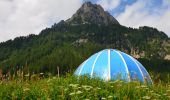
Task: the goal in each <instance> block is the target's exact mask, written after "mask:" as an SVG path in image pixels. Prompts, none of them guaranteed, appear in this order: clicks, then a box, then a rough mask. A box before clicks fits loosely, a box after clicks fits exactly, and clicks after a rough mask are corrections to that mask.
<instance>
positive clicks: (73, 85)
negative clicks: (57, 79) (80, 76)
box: [69, 84, 78, 88]
mask: <svg viewBox="0 0 170 100" xmlns="http://www.w3.org/2000/svg"><path fill="white" fill-rule="evenodd" d="M69 86H70V87H74V88H75V87H77V86H78V84H70V85H69Z"/></svg>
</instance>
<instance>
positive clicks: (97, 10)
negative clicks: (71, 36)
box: [66, 2, 119, 25]
mask: <svg viewBox="0 0 170 100" xmlns="http://www.w3.org/2000/svg"><path fill="white" fill-rule="evenodd" d="M66 22H67V23H69V24H75V25H76V24H104V25H108V24H119V22H118V21H117V20H116V19H115V18H114V17H113V16H111V15H110V14H109V13H108V12H107V11H104V9H103V8H102V7H101V6H100V5H97V4H92V3H91V2H85V3H84V4H83V5H82V6H81V8H79V9H78V10H77V12H76V13H75V14H74V15H73V16H72V17H71V18H70V19H68V20H66Z"/></svg>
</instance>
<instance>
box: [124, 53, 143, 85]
mask: <svg viewBox="0 0 170 100" xmlns="http://www.w3.org/2000/svg"><path fill="white" fill-rule="evenodd" d="M121 55H122V56H123V58H124V59H125V62H126V64H127V66H128V70H129V75H130V79H131V80H133V81H142V82H144V79H143V74H142V72H141V70H140V69H139V68H140V67H139V66H138V65H137V63H135V61H134V58H132V57H130V56H129V55H127V54H125V53H123V52H121Z"/></svg>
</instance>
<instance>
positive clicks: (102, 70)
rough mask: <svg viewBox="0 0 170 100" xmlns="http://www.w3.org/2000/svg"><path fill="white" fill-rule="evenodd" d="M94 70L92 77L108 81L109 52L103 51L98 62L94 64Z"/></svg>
mask: <svg viewBox="0 0 170 100" xmlns="http://www.w3.org/2000/svg"><path fill="white" fill-rule="evenodd" d="M93 67H94V70H93V72H92V77H93V76H95V77H101V78H102V79H104V80H105V79H108V72H109V69H108V68H109V67H108V51H107V50H104V51H102V52H101V53H100V54H99V56H98V58H97V59H96V62H95V63H94V66H93Z"/></svg>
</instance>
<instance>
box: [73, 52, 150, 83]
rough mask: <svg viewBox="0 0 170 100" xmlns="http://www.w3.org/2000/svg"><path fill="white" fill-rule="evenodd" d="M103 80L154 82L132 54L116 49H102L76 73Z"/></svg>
mask: <svg viewBox="0 0 170 100" xmlns="http://www.w3.org/2000/svg"><path fill="white" fill-rule="evenodd" d="M74 74H75V75H77V76H81V75H88V76H90V77H91V78H93V77H97V78H100V79H103V80H123V81H126V82H130V81H140V82H142V83H150V84H152V80H151V78H150V75H149V74H148V72H147V71H146V69H145V68H144V66H143V65H142V64H141V63H140V62H138V61H137V60H136V59H135V58H133V57H131V56H130V55H128V54H126V53H123V52H121V51H118V50H115V49H105V50H102V51H100V52H98V53H96V54H94V55H92V56H91V57H89V58H88V59H87V60H85V61H84V62H83V63H82V64H81V65H80V66H79V67H78V68H77V70H76V71H75V73H74Z"/></svg>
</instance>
